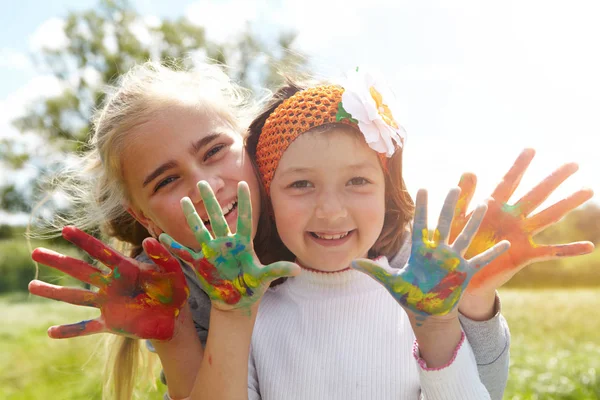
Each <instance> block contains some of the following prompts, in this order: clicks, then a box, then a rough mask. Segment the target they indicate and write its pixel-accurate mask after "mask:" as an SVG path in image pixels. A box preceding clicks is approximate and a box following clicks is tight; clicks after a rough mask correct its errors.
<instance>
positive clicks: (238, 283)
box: [231, 277, 247, 295]
mask: <svg viewBox="0 0 600 400" xmlns="http://www.w3.org/2000/svg"><path fill="white" fill-rule="evenodd" d="M231 283H232V284H233V287H234V288H236V289H237V291H238V292H240V294H241V295H246V294H247V293H246V285H245V284H244V282H243V279H242V277H237V278H236V279H234V280H232V281H231Z"/></svg>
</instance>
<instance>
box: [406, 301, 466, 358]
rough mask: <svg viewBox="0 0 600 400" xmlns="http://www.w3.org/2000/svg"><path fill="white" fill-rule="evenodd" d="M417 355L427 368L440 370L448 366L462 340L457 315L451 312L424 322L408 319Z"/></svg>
mask: <svg viewBox="0 0 600 400" xmlns="http://www.w3.org/2000/svg"><path fill="white" fill-rule="evenodd" d="M409 319H410V321H411V325H412V326H413V331H414V333H415V339H416V342H417V345H418V350H419V355H420V357H421V359H422V360H423V361H425V363H426V364H427V367H428V368H441V367H443V366H445V365H448V364H449V363H450V362H451V361H452V359H453V357H454V356H455V351H456V348H457V346H458V344H459V343H460V341H461V338H462V329H461V327H460V321H459V319H458V313H457V312H456V311H453V312H452V313H449V314H447V315H444V316H436V317H428V318H427V319H426V320H425V321H419V322H417V321H416V318H414V316H412V317H409Z"/></svg>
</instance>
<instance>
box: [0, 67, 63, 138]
mask: <svg viewBox="0 0 600 400" xmlns="http://www.w3.org/2000/svg"><path fill="white" fill-rule="evenodd" d="M61 91H62V87H61V85H60V83H59V82H58V80H57V79H56V78H55V77H53V76H42V75H40V76H37V77H35V78H33V79H32V80H30V81H29V82H28V83H27V84H26V85H24V86H22V87H21V88H19V89H17V90H16V91H15V92H13V93H11V94H9V95H8V96H7V97H6V98H4V99H1V100H0V138H4V137H9V136H16V135H19V133H18V132H17V131H16V129H15V128H14V127H13V126H12V123H11V122H12V121H13V120H14V119H15V118H17V117H19V116H21V115H22V114H23V113H24V111H25V110H26V107H27V105H28V104H30V103H31V101H33V100H35V99H37V98H40V97H44V96H55V95H57V94H59V93H61Z"/></svg>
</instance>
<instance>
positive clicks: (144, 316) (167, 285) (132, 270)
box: [29, 226, 189, 340]
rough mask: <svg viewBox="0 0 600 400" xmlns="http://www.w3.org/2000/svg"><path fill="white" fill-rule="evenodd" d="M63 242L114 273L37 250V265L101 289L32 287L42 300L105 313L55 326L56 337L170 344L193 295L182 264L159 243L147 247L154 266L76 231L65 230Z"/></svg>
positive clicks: (33, 284)
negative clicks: (101, 337)
mask: <svg viewBox="0 0 600 400" xmlns="http://www.w3.org/2000/svg"><path fill="white" fill-rule="evenodd" d="M63 237H64V238H65V239H67V240H68V241H70V242H72V243H73V244H75V245H76V246H77V247H79V248H80V249H82V250H84V251H86V252H87V253H88V254H89V255H90V256H91V257H92V258H94V259H96V260H98V261H100V262H102V263H103V264H104V265H106V266H107V267H108V268H109V269H110V272H108V273H105V272H103V271H102V270H100V269H98V268H96V267H94V266H92V265H90V264H87V263H85V262H83V261H81V260H78V259H76V258H72V257H68V256H64V255H62V254H59V253H56V252H54V251H52V250H48V249H44V248H37V249H35V250H34V251H33V253H32V258H33V259H34V260H35V261H37V262H39V263H42V264H45V265H47V266H49V267H52V268H54V269H57V270H59V271H62V272H64V273H66V274H68V275H70V276H72V277H74V278H76V279H78V280H80V281H82V282H85V283H88V284H90V285H92V286H95V287H97V288H98V291H91V290H85V289H78V288H69V287H62V286H56V285H51V284H48V283H46V282H42V281H39V280H34V281H31V282H30V283H29V291H30V292H31V293H32V294H34V295H36V296H41V297H46V298H49V299H53V300H59V301H64V302H66V303H70V304H74V305H79V306H87V307H96V308H99V309H100V312H101V316H100V317H98V318H96V319H93V320H89V321H81V322H79V323H76V324H70V325H60V326H52V327H50V328H49V329H48V335H49V336H50V337H51V338H55V339H63V338H71V337H76V336H84V335H91V334H94V333H101V332H110V333H115V334H119V335H124V336H128V337H133V338H137V339H156V340H168V339H170V338H171V337H172V336H173V334H174V331H175V327H176V321H177V317H178V316H179V314H180V311H181V309H182V307H183V306H184V304H185V301H186V299H187V297H188V295H189V290H188V287H187V283H186V281H185V276H184V275H183V271H182V270H181V266H180V265H179V262H178V261H177V259H175V258H174V257H173V256H171V255H170V254H169V252H168V251H167V250H166V249H165V248H164V247H163V246H161V245H160V243H158V241H157V240H156V239H152V238H148V239H145V240H144V242H143V247H144V250H145V251H146V254H147V255H148V256H149V257H150V258H151V259H152V260H153V261H154V262H155V263H156V265H152V264H144V263H141V262H138V261H136V260H134V259H131V258H129V257H125V256H123V255H121V254H119V253H118V252H116V251H115V250H113V249H112V248H110V247H109V246H107V245H105V244H104V243H102V242H101V241H99V240H98V239H96V238H94V237H93V236H90V235H88V234H86V233H85V232H83V231H81V230H79V229H77V228H75V227H73V226H67V227H65V228H63Z"/></svg>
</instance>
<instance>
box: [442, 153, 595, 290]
mask: <svg viewBox="0 0 600 400" xmlns="http://www.w3.org/2000/svg"><path fill="white" fill-rule="evenodd" d="M534 155H535V151H534V150H533V149H525V150H524V151H523V152H522V153H521V154H520V155H519V157H518V158H517V160H516V161H515V163H514V165H513V166H512V168H511V169H510V170H509V171H508V172H507V174H506V175H505V176H504V179H503V180H502V182H500V183H499V184H498V186H497V187H496V189H495V190H494V192H493V193H492V196H491V198H490V199H489V201H488V212H487V213H486V215H485V217H484V218H483V221H482V222H481V226H480V228H479V231H478V232H477V234H476V235H475V237H474V238H473V241H472V243H471V245H470V246H469V248H468V250H467V252H466V253H465V255H466V257H470V256H472V255H474V254H478V253H481V252H482V251H484V250H486V249H488V248H490V247H491V246H492V245H494V244H496V243H498V242H500V241H502V240H508V241H510V244H511V247H510V250H509V251H507V252H506V253H504V254H503V255H501V256H500V257H498V258H496V259H495V260H493V261H492V262H491V263H490V265H488V266H487V267H486V268H485V269H484V270H483V271H481V272H480V273H478V274H476V275H475V276H474V277H473V279H472V280H471V283H470V284H469V286H468V288H467V291H468V292H469V293H470V294H475V295H477V294H478V293H485V292H493V291H494V290H495V289H497V288H499V287H500V286H502V285H503V284H505V283H506V282H508V281H509V280H510V279H511V278H512V277H513V276H514V275H515V274H516V273H517V272H519V271H520V270H521V269H523V268H524V267H525V266H527V265H529V264H531V263H532V262H535V261H541V260H548V259H554V258H560V257H572V256H577V255H581V254H586V253H590V252H591V251H593V249H594V245H593V244H592V243H591V242H575V243H568V244H559V245H538V244H536V243H535V241H534V240H533V236H534V235H535V234H536V233H538V232H540V231H542V230H543V229H545V228H546V227H548V226H550V225H552V224H554V223H556V222H557V221H559V220H560V219H561V218H563V217H564V216H565V215H566V214H567V213H568V212H570V211H571V210H573V209H575V208H577V207H579V206H580V205H581V204H583V203H585V202H586V201H587V200H589V199H590V198H591V197H592V196H593V192H592V190H590V189H581V190H578V191H577V192H575V193H573V194H572V195H570V196H569V197H567V198H565V199H563V200H561V201H559V202H557V203H556V204H553V205H552V206H550V207H548V208H546V209H545V210H543V211H541V212H539V213H537V214H535V215H533V216H530V214H531V213H532V212H533V210H535V209H536V208H537V207H538V206H539V205H540V204H542V203H543V202H544V200H546V199H547V198H548V196H550V195H551V194H552V192H554V190H555V189H556V188H557V187H558V186H559V185H560V184H561V183H562V182H564V181H565V180H566V179H567V178H568V177H570V176H571V175H573V174H574V173H575V172H576V171H577V169H578V166H577V164H575V163H570V164H565V165H563V166H561V167H560V168H558V169H557V170H556V171H554V173H552V174H551V175H550V176H548V177H547V178H546V179H544V180H543V181H542V182H540V183H539V184H538V185H537V186H536V187H534V188H533V189H531V191H530V192H529V193H527V194H526V195H524V196H523V197H522V198H521V199H520V200H519V201H517V202H516V203H514V204H508V201H509V199H510V197H511V196H512V194H513V193H514V192H515V190H516V188H517V186H518V185H519V183H520V181H521V178H522V177H523V175H524V173H525V171H526V170H527V167H528V166H529V164H530V163H531V160H532V159H533V157H534ZM476 182H477V178H476V176H475V175H473V174H464V175H463V176H462V177H461V180H460V183H459V186H460V187H461V189H462V192H461V195H460V198H459V201H458V203H457V207H456V212H455V218H454V222H453V224H452V229H451V234H450V241H451V242H452V240H454V238H456V237H457V235H458V233H459V232H461V231H462V230H463V227H464V226H465V224H466V222H467V221H468V220H469V218H470V216H471V214H466V210H467V207H468V206H469V202H470V201H471V199H472V197H473V193H474V192H475V186H476Z"/></svg>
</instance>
